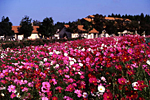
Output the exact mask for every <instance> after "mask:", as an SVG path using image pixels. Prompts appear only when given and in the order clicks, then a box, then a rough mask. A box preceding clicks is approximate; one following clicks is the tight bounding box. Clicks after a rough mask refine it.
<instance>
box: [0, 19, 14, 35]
mask: <svg viewBox="0 0 150 100" xmlns="http://www.w3.org/2000/svg"><path fill="white" fill-rule="evenodd" d="M0 35H1V36H2V35H4V37H5V38H6V36H12V35H14V32H13V31H12V23H11V22H10V21H9V18H8V17H6V18H5V17H4V16H3V17H2V21H1V22H0Z"/></svg>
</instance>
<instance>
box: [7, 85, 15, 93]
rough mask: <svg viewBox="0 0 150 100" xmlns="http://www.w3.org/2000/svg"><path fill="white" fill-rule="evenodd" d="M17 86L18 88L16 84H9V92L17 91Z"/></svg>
mask: <svg viewBox="0 0 150 100" xmlns="http://www.w3.org/2000/svg"><path fill="white" fill-rule="evenodd" d="M15 88H16V86H14V85H10V86H8V89H7V90H8V91H9V92H15V91H16V90H15Z"/></svg>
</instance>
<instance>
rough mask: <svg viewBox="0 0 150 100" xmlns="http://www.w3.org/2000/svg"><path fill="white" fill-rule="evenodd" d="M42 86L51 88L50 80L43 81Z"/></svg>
mask: <svg viewBox="0 0 150 100" xmlns="http://www.w3.org/2000/svg"><path fill="white" fill-rule="evenodd" d="M42 87H44V88H50V84H49V82H43V83H42Z"/></svg>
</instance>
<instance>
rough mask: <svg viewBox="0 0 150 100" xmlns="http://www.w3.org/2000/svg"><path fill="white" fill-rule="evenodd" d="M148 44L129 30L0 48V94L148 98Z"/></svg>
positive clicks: (71, 99)
mask: <svg viewBox="0 0 150 100" xmlns="http://www.w3.org/2000/svg"><path fill="white" fill-rule="evenodd" d="M149 77H150V47H149V46H147V44H146V43H145V40H144V38H143V37H140V36H135V35H128V36H123V37H113V38H112V37H108V38H105V37H104V38H96V39H83V40H76V41H68V42H64V43H58V42H56V43H50V44H48V45H47V44H45V45H44V46H43V45H40V46H27V47H25V48H19V47H18V48H12V49H10V48H7V49H6V50H1V51H0V99H4V98H5V99H6V98H7V99H9V98H11V99H17V98H18V99H21V100H29V99H34V100H39V99H41V100H88V99H89V100H91V99H94V100H96V99H97V100H98V99H101V100H113V99H115V100H126V99H127V100H148V99H150V78H149Z"/></svg>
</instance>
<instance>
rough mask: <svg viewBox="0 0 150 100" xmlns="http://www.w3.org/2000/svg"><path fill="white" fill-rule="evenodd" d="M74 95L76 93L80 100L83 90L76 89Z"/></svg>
mask: <svg viewBox="0 0 150 100" xmlns="http://www.w3.org/2000/svg"><path fill="white" fill-rule="evenodd" d="M74 93H76V94H77V96H78V97H79V98H80V97H81V96H82V94H81V93H82V91H81V90H78V89H76V90H75V91H74Z"/></svg>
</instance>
